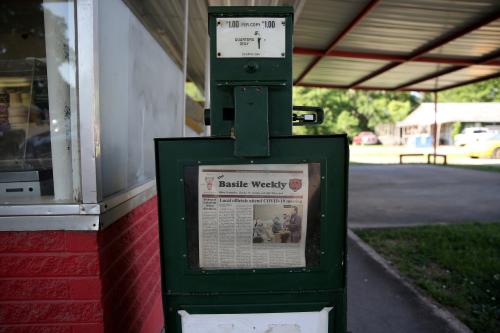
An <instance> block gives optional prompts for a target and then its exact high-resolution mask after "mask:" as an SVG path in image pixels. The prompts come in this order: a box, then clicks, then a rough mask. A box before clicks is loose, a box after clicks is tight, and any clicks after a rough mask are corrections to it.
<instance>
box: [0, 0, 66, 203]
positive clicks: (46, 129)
mask: <svg viewBox="0 0 500 333" xmlns="http://www.w3.org/2000/svg"><path fill="white" fill-rule="evenodd" d="M74 36H75V29H74V7H73V2H72V1H65V0H28V1H17V0H3V1H2V2H0V203H5V202H17V201H23V202H24V201H28V202H33V201H34V202H45V201H46V200H53V199H56V200H59V201H71V200H73V198H74V197H75V196H76V195H75V194H74V189H73V178H74V177H75V175H74V171H73V168H72V164H71V161H72V158H73V153H74V149H72V140H71V138H72V134H76V133H72V127H74V126H76V125H75V124H76V105H75V103H76V98H75V95H76V92H75V45H74V43H75V38H74ZM54 175H55V176H54Z"/></svg>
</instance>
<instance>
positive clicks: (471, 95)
mask: <svg viewBox="0 0 500 333" xmlns="http://www.w3.org/2000/svg"><path fill="white" fill-rule="evenodd" d="M433 98H434V97H433V94H432V93H427V94H425V96H424V101H426V102H432V101H434V99H433ZM438 102H440V103H445V102H449V103H451V102H455V103H466V102H500V78H498V79H491V80H488V81H482V82H478V83H474V84H469V85H466V86H462V87H457V88H453V89H449V90H444V91H442V92H440V93H439V95H438Z"/></svg>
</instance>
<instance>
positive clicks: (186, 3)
mask: <svg viewBox="0 0 500 333" xmlns="http://www.w3.org/2000/svg"><path fill="white" fill-rule="evenodd" d="M188 33H189V0H184V49H183V53H182V73H183V77H184V82H183V83H182V111H181V126H182V136H183V137H184V136H186V81H187V58H188V36H189V35H188Z"/></svg>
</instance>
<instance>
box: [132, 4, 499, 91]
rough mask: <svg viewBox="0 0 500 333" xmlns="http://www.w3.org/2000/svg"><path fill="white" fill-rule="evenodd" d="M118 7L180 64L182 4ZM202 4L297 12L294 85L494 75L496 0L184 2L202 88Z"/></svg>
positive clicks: (411, 83)
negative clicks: (125, 9)
mask: <svg viewBox="0 0 500 333" xmlns="http://www.w3.org/2000/svg"><path fill="white" fill-rule="evenodd" d="M124 1H125V2H126V3H128V4H129V6H130V7H131V8H132V10H133V11H134V12H135V13H136V15H137V16H138V17H139V18H140V19H141V20H142V22H144V24H145V25H146V27H148V29H149V30H150V31H151V33H152V34H153V36H155V37H156V39H157V40H158V41H159V42H160V44H162V46H163V47H164V48H165V49H166V50H167V52H169V53H170V54H171V55H172V58H173V59H174V60H176V61H177V62H178V63H179V65H180V64H181V62H182V38H183V27H184V25H183V17H184V12H183V11H184V5H183V4H184V0H168V1H167V0H124ZM207 4H208V5H217V6H219V5H224V6H228V5H233V6H234V5H239V6H241V5H257V6H262V5H293V6H294V7H295V8H296V9H299V10H298V13H296V24H295V28H294V46H295V47H296V48H297V50H298V49H299V48H300V49H301V54H298V53H299V52H298V51H297V54H295V55H294V59H293V61H294V66H293V77H294V79H295V80H296V81H297V80H298V82H296V84H299V85H300V84H305V85H308V86H311V85H316V86H335V87H344V88H351V87H355V88H359V89H363V88H365V89H373V88H382V89H394V88H398V89H417V90H436V89H442V88H446V87H449V86H454V85H457V84H459V83H461V82H468V81H470V80H476V79H481V78H482V77H493V76H495V75H499V76H500V68H499V66H500V1H499V0H418V1H408V0H190V7H189V11H190V22H189V44H188V78H189V79H190V80H192V81H194V82H195V83H196V84H197V85H198V87H200V88H202V87H203V81H204V68H205V57H206V54H205V53H206V38H207V23H206V20H207V17H206V11H207ZM326 51H331V52H332V53H333V54H337V55H335V56H331V55H328V54H326ZM339 54H340V56H339ZM478 63H480V64H481V66H477V64H478ZM438 74H439V75H438ZM405 84H406V85H405Z"/></svg>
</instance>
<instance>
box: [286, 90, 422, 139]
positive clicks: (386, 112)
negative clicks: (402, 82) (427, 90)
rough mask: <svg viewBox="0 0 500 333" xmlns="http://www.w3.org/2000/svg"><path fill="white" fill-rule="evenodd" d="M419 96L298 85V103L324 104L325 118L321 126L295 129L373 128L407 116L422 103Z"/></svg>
mask: <svg viewBox="0 0 500 333" xmlns="http://www.w3.org/2000/svg"><path fill="white" fill-rule="evenodd" d="M419 102H420V100H419V97H418V96H417V95H412V94H410V93H407V92H404V93H395V92H383V91H374V92H365V91H356V90H338V89H319V88H301V87H297V88H294V104H295V105H310V106H321V107H323V109H324V111H325V120H324V122H323V124H322V125H321V126H306V127H296V128H294V133H296V134H332V133H347V135H348V136H349V138H351V139H352V137H353V136H355V135H357V134H358V133H359V132H361V131H367V130H369V131H373V130H374V128H375V126H377V125H378V124H381V123H388V122H390V123H392V122H396V121H400V120H402V119H404V118H405V117H406V116H407V115H408V114H409V113H410V111H411V110H413V109H414V108H415V107H417V106H418V104H419Z"/></svg>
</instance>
